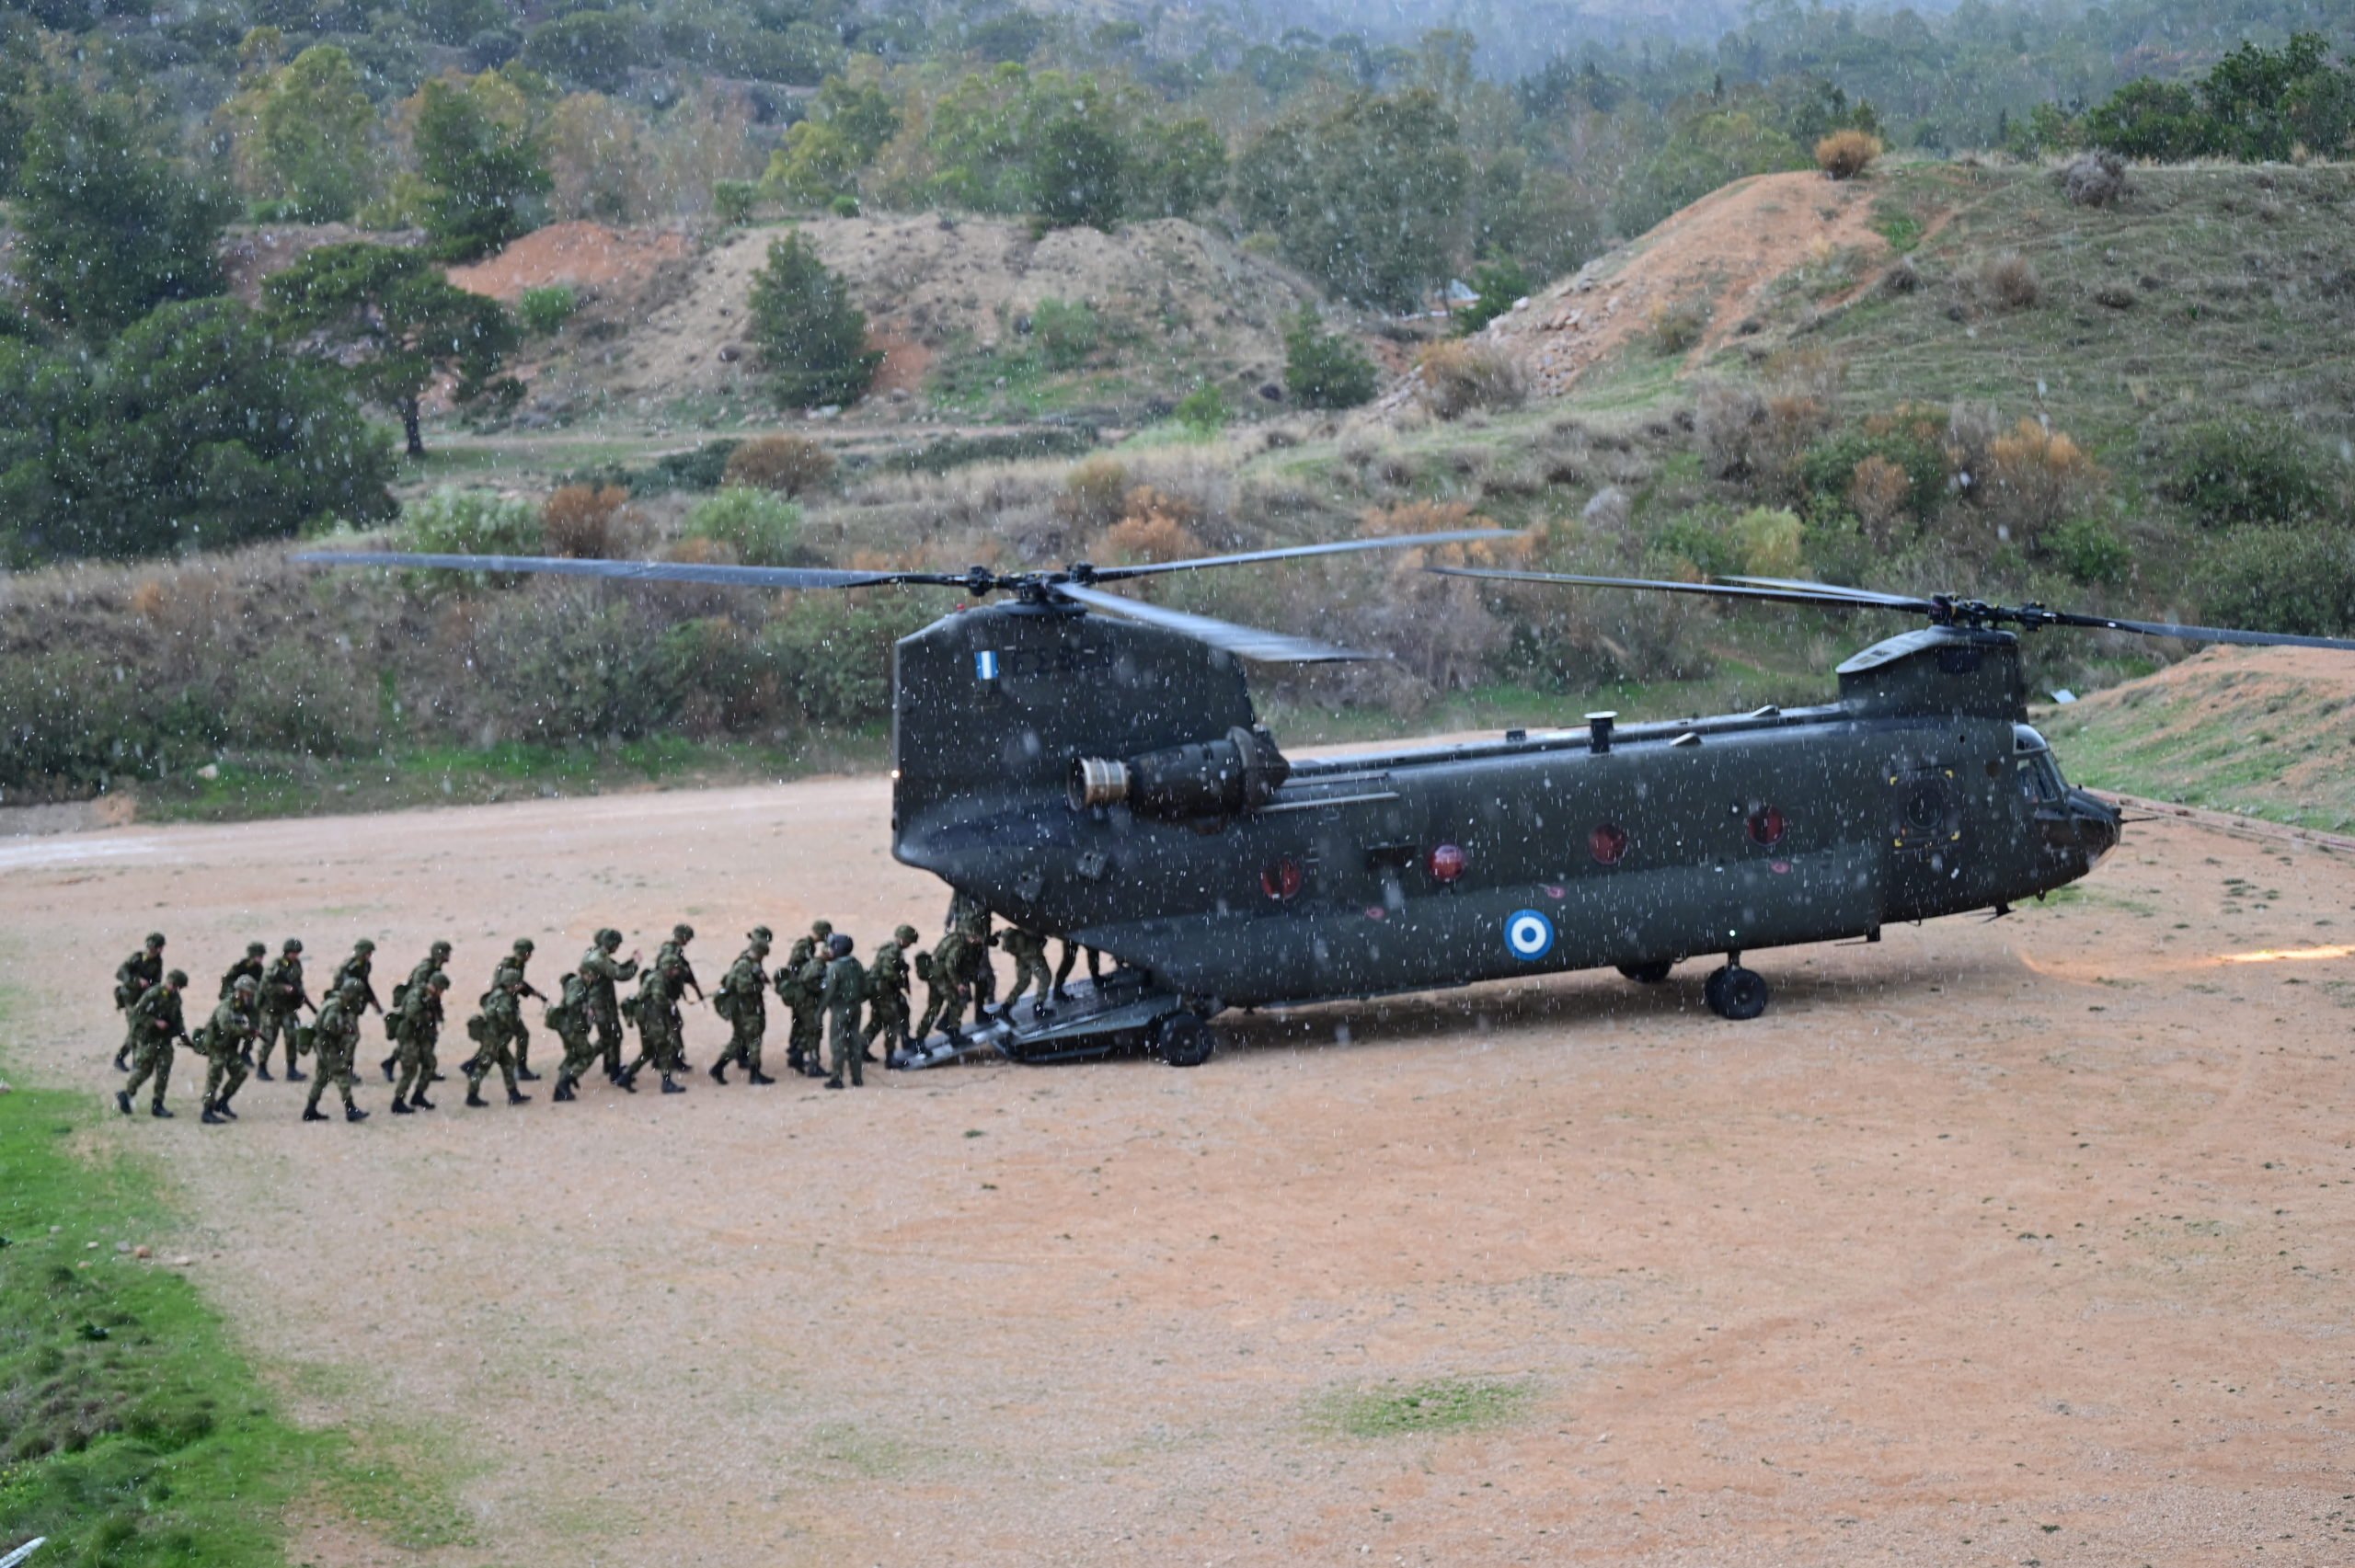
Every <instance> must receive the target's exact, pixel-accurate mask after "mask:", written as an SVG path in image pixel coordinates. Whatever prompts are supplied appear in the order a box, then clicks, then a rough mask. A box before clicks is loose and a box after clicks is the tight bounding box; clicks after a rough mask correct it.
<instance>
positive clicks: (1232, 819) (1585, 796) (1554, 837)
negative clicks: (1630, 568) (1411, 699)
mask: <svg viewBox="0 0 2355 1568" xmlns="http://www.w3.org/2000/svg"><path fill="white" fill-rule="evenodd" d="M1509 537H1511V534H1509V533H1508V532H1505V531H1502V530H1493V529H1475V530H1463V531H1456V532H1442V533H1424V534H1413V535H1403V536H1390V537H1379V538H1369V539H1356V540H1344V541H1339V542H1337V543H1332V544H1314V545H1303V546H1296V547H1290V548H1282V549H1271V550H1258V551H1251V552H1246V553H1244V554H1239V555H1216V556H1207V557H1200V558H1196V559H1190V560H1181V561H1171V562H1161V563H1155V564H1149V565H1143V566H1122V567H1094V566H1090V565H1088V564H1086V563H1084V562H1083V563H1078V564H1075V565H1073V566H1070V567H1063V568H1062V569H1055V570H1033V571H1022V572H1014V573H1001V572H996V571H992V570H990V569H988V568H985V567H973V568H972V569H971V570H970V571H967V572H963V573H957V574H949V573H938V572H914V571H854V570H838V569H832V568H814V567H811V568H804V567H731V566H718V565H697V564H690V563H676V562H614V561H581V560H569V559H556V558H544V557H537V556H497V555H396V554H388V553H385V554H380V553H373V552H372V553H346V552H318V553H312V554H307V555H297V556H295V557H294V558H295V559H296V560H297V561H304V562H311V563H316V564H319V565H327V566H347V567H447V568H453V569H460V570H468V571H493V572H546V573H556V574H562V575H569V576H577V577H595V578H622V579H627V580H637V581H654V582H695V583H716V584H726V585H736V586H742V587H749V588H761V589H829V588H833V589H856V588H874V587H882V586H886V585H894V584H897V585H913V586H926V585H928V586H936V587H945V588H954V589H961V590H963V592H964V593H965V595H966V596H967V598H968V600H969V601H971V602H970V603H969V604H968V606H967V607H965V608H962V609H960V610H958V611H956V612H952V613H950V614H948V615H946V616H944V617H943V618H941V619H940V620H938V621H936V622H934V623H933V624H931V625H929V626H926V627H925V628H924V629H923V630H922V631H919V632H917V633H914V634H913V635H910V636H908V637H905V638H903V639H902V640H901V641H900V643H899V644H898V646H897V648H896V649H895V655H894V670H893V705H892V714H893V721H892V759H891V760H892V767H891V780H892V796H891V848H892V853H893V854H894V855H895V856H896V857H897V858H898V859H899V860H901V861H902V862H904V863H906V864H910V865H914V866H920V867H922V868H924V869H925V870H927V871H930V872H932V873H934V874H935V875H936V876H939V877H940V878H941V880H942V881H944V882H946V883H948V885H949V887H951V888H953V889H955V890H956V894H957V895H958V897H959V898H960V899H962V900H971V901H972V902H976V903H978V904H979V905H980V906H982V907H984V908H986V909H987V910H990V911H991V912H993V913H994V915H995V916H997V917H998V918H1000V919H1003V920H1007V921H1015V922H1017V923H1019V924H1021V925H1023V926H1025V927H1027V928H1028V929H1030V930H1032V931H1035V932H1038V933H1041V934H1044V935H1051V936H1059V937H1063V938H1064V939H1066V940H1068V941H1071V942H1074V943H1077V944H1084V945H1086V946H1087V947H1091V948H1094V949H1097V950H1098V951H1099V952H1101V953H1104V954H1108V955H1109V956H1112V957H1113V958H1114V959H1115V960H1116V961H1117V967H1115V969H1114V970H1113V971H1112V972H1111V973H1109V974H1108V975H1106V976H1105V977H1104V979H1102V980H1101V981H1100V982H1098V983H1095V984H1083V985H1081V986H1078V987H1075V988H1074V995H1073V997H1072V1000H1071V1001H1068V1002H1065V1003H1063V1004H1062V1005H1061V1006H1055V1005H1051V1004H1042V1002H1043V1000H1044V999H1041V1001H1039V1002H1031V1003H1028V1004H1027V1006H1026V1007H1024V1008H1022V1009H1018V1010H1017V1012H1018V1013H1019V1016H1015V1017H1000V1018H996V1019H994V1020H991V1021H989V1022H988V1023H987V1024H985V1025H984V1026H982V1027H980V1028H978V1029H977V1030H976V1031H975V1032H974V1033H972V1034H971V1035H969V1036H956V1037H946V1038H939V1037H936V1039H934V1040H930V1041H925V1042H922V1043H919V1044H917V1045H916V1046H914V1047H912V1048H911V1049H910V1050H908V1051H907V1052H906V1053H904V1054H902V1056H900V1057H898V1058H896V1059H895V1061H894V1065H895V1066H900V1067H925V1066H931V1065H935V1064H937V1063H940V1062H944V1061H948V1060H953V1059H957V1058H959V1057H960V1056H965V1055H970V1054H973V1053H976V1052H983V1051H987V1052H994V1053H996V1054H1000V1055H1004V1056H1006V1057H1010V1058H1013V1059H1018V1060H1026V1061H1044V1060H1058V1059H1068V1058H1073V1057H1081V1056H1094V1055H1101V1054H1104V1053H1105V1052H1107V1051H1109V1050H1111V1049H1113V1048H1115V1047H1119V1046H1121V1045H1123V1044H1130V1043H1134V1042H1138V1041H1143V1043H1145V1044H1146V1045H1148V1046H1149V1047H1150V1048H1151V1049H1153V1050H1154V1051H1155V1053H1157V1054H1158V1055H1159V1056H1160V1058H1161V1059H1163V1060H1165V1061H1166V1062H1169V1063H1172V1064H1174V1065H1177V1066H1197V1065H1200V1063H1201V1062H1203V1061H1205V1060H1207V1059H1209V1058H1210V1056H1211V1054H1212V1049H1213V1044H1214V1042H1213V1036H1212V1032H1211V1030H1210V1028H1209V1026H1208V1025H1209V1021H1210V1020H1211V1019H1212V1018H1213V1017H1215V1016H1217V1015H1218V1014H1219V1013H1222V1012H1223V1011H1225V1010H1227V1009H1230V1008H1254V1007H1260V1006H1269V1005H1297V1004H1305V1003H1312V1002H1327V1001H1350V1000H1362V999H1366V998H1371V997H1373V996H1378V995H1383V994H1385V993H1393V992H1402V991H1419V990H1437V989H1442V988H1450V987H1455V986H1463V985H1468V984H1471V983H1474V982H1476V981H1480V980H1490V979H1505V978H1508V977H1513V976H1526V975H1534V974H1543V973H1549V972H1554V971H1559V970H1568V969H1581V968H1596V967H1616V968H1617V969H1618V970H1619V972H1620V973H1621V974H1623V975H1625V976H1626V978H1627V979H1630V980H1631V981H1634V982H1636V983H1637V984H1642V985H1658V984H1660V983H1661V982H1663V981H1665V980H1666V979H1668V978H1669V976H1670V973H1671V970H1673V968H1674V967H1676V965H1678V964H1679V963H1682V962H1683V961H1685V960H1687V959H1690V958H1694V957H1701V956H1720V957H1721V962H1720V964H1719V966H1718V967H1717V968H1715V969H1714V970H1713V971H1712V972H1711V973H1710V974H1709V975H1708V977H1707V980H1706V985H1705V986H1704V988H1703V994H1704V996H1705V998H1706V1001H1707V1002H1708V1005H1709V1006H1710V1008H1711V1009H1712V1010H1714V1011H1715V1012H1716V1013H1717V1014H1718V1015H1719V1016H1721V1017H1724V1018H1728V1019H1750V1018H1755V1017H1757V1016H1759V1015H1760V1014H1761V1013H1763V1012H1764V1011H1765V1010H1766V1007H1767V1003H1768V1001H1769V997H1770V990H1769V987H1768V985H1767V982H1766V980H1765V979H1764V978H1763V977H1762V976H1761V975H1759V974H1758V973H1757V972H1756V971H1755V970H1753V969H1751V968H1749V967H1746V966H1745V965H1744V963H1743V958H1744V957H1745V956H1746V955H1749V954H1752V953H1756V952H1758V951H1761V950H1763V949H1766V948H1772V947H1784V946H1790V945H1794V944H1801V943H1815V942H1829V941H1836V940H1846V939H1857V938H1860V939H1862V940H1864V941H1866V942H1877V941H1878V940H1879V938H1880V933H1881V931H1882V928H1883V927H1884V926H1886V925H1888V924H1890V923H1891V922H1893V921H1923V920H1927V919H1930V918H1932V917H1934V916H1938V915H1952V914H1960V913H1965V912H1968V911H1973V910H1993V912H1994V913H1995V914H1998V915H2000V914H2004V913H2007V912H2009V910H2010V908H2011V906H2012V905H2013V904H2014V903H2016V902H2017V901H2019V900H2022V899H2026V898H2034V897H2038V896H2040V895H2042V894H2044V893H2047V892H2049V891H2051V890H2052V889H2053V888H2056V887H2062V886H2063V885H2065V884H2067V883H2070V882H2073V881H2074V880H2076V879H2077V878H2079V877H2081V876H2085V875H2086V873H2088V872H2089V871H2091V870H2092V869H2093V868H2094V866H2095V865H2097V864H2099V862H2100V861H2101V859H2102V857H2103V856H2104V855H2105V854H2107V853H2108V852H2109V851H2110V850H2111V849H2113V848H2115V847H2116V845H2117V843H2118V841H2119V814H2118V812H2117V811H2116V810H2115V809H2113V808H2112V807H2109V806H2108V805H2106V804H2104V803H2103V802H2101V801H2100V800H2098V799H2097V798H2095V797H2094V796H2093V795H2089V794H2087V793H2086V792H2085V791H2084V790H2081V789H2075V788H2072V787H2071V786H2070V784H2068V782H2067V781H2066V780H2065V779H2064V778H2063V777H2062V773H2061V770H2060V767H2059V765H2058V764H2057V763H2056V762H2055V761H2054V760H2053V757H2052V753H2051V749H2050V748H2049V747H2048V746H2047V745H2046V744H2045V742H2044V739H2043V738H2042V737H2041V736H2039V734H2038V733H2037V732H2036V730H2035V729H2034V728H2032V727H2029V725H2028V722H2027V720H2028V711H2027V686H2026V682H2025V681H2024V679H2023V676H2022V672H2021V666H2020V646H2019V635H2020V633H2022V632H2026V631H2031V630H2036V629H2039V628H2043V627H2063V626H2065V627H2081V628H2092V629H2100V630H2108V631H2116V632H2131V633H2138V634H2141V635H2146V636H2154V637H2171V638H2180V639H2185V640H2189V641H2197V642H2221V643H2246V644H2286V645H2292V646H2297V647H2332V648H2341V649H2347V650H2349V651H2355V642H2344V641H2339V640H2337V639H2332V638H2325V637H2305V636H2292V635H2276V634H2272V633H2265V632H2246V631H2239V630H2235V629H2231V628H2223V627H2212V626H2189V625H2177V624H2165V623H2157V622H2142V621H2126V620H2119V619H2114V618H2111V617H2107V616H2093V615H2079V614H2072V613H2069V612H2062V611H2055V610H2050V609H2047V608H2045V607H2043V606H2041V605H2037V604H2026V605H2018V606H2005V605H1998V604H1991V603H1986V602H1983V601H1979V600H1974V599H1966V598H1958V597H1952V596H1943V595H1942V596H1936V597H1930V598H1921V597H1913V596H1908V595H1903V594H1890V593H1879V592H1875V591H1871V590H1867V589H1850V588H1843V587H1838V586H1835V585H1831V584H1825V583H1817V582H1806V581H1797V580H1789V579H1781V578H1726V579H1721V580H1712V581H1706V582H1671V581H1658V580H1652V579H1648V578H1607V577H1584V576H1576V575H1568V574H1561V573H1547V572H1533V571H1518V570H1510V569H1504V568H1489V567H1453V566H1427V567H1426V568H1425V569H1427V570H1431V571H1436V572H1441V573H1443V574H1446V575H1451V576H1456V577H1464V578H1479V579H1486V580H1498V581H1509V582H1514V583H1543V584H1555V585H1564V586H1571V587H1580V588H1604V589H1627V590H1635V591H1639V592H1664V593H1683V594H1700V595H1706V596H1710V597H1714V598H1719V599H1727V600H1734V601H1748V602H1753V603H1775V604H1786V605H1804V606H1809V607H1811V608H1815V609H1819V610H1821V609H1832V610H1843V611H1867V610H1870V611H1881V612H1897V613H1901V614H1907V615H1915V616H1920V617H1922V618H1924V621H1925V622H1926V624H1924V625H1922V626H1920V627H1918V628H1916V629H1914V630H1912V631H1908V632H1904V633H1901V634H1900V635H1896V636H1892V637H1890V638H1889V639H1887V640H1885V641H1882V642H1879V643H1876V644H1874V645H1873V646H1872V647H1867V648H1866V649H1865V650H1864V651H1863V652H1861V653H1858V654H1856V655H1855V657H1854V658H1850V659H1848V660H1847V661H1846V662H1845V663H1844V664H1842V665H1841V666H1840V667H1839V669H1838V671H1837V674H1838V680H1839V690H1838V695H1837V697H1836V698H1835V700H1833V701H1832V702H1830V703H1826V704H1820V705H1815V706H1809V707H1798V708H1791V709H1783V708H1777V707H1762V708H1758V709H1755V710H1753V711H1752V712H1749V713H1741V714H1725V715H1716V716H1713V717H1706V718H1689V719H1677V720H1671V721H1666V722H1660V723H1648V724H1630V725H1621V724H1619V723H1618V722H1617V715H1614V714H1611V713H1591V714H1587V715H1584V722H1583V724H1581V725H1580V726H1578V727H1574V728H1567V729H1558V730H1547V731H1541V732H1536V733H1531V732H1527V731H1522V730H1509V731H1507V732H1505V733H1504V734H1503V735H1502V736H1501V737H1500V738H1496V739H1484V740H1476V741H1467V742H1457V743H1450V744H1444V745H1424V746H1411V747H1405V748H1401V749H1398V750H1388V751H1380V752H1374V753H1371V754H1358V755H1351V756H1348V757H1344V758H1337V759H1332V760H1317V761H1294V760H1292V759H1290V758H1287V757H1286V756H1285V755H1284V753H1283V752H1282V750H1281V749H1280V748H1279V747H1278V745H1277V742H1276V739H1275V738H1274V737H1273V736H1272V735H1271V734H1270V733H1269V730H1268V729H1267V727H1265V726H1264V725H1262V724H1261V723H1260V721H1259V718H1258V713H1257V711H1256V710H1255V708H1254V707H1253V704H1252V700H1251V694H1250V691H1249V687H1248V685H1247V683H1246V679H1245V674H1244V670H1243V665H1244V664H1245V663H1246V662H1249V663H1266V664H1288V663H1317V662H1325V661H1329V660H1338V659H1350V658H1364V657H1368V656H1366V655H1362V654H1358V653H1354V652H1351V651H1350V650H1348V649H1345V648H1341V647H1335V646H1332V645H1330V644H1327V643H1324V642H1320V641H1317V640H1315V639H1313V638H1307V637H1300V636H1293V635H1284V634H1280V633H1274V632H1268V631H1263V630H1258V629H1255V628H1252V627H1248V626H1242V625H1237V624H1233V623H1231V622H1226V621H1220V620H1215V619H1212V618H1210V617H1207V616H1202V615H1195V614H1189V613H1186V612H1180V611H1177V610H1174V609H1170V608H1167V607H1165V606H1160V605H1155V604H1152V603H1149V602H1146V601H1141V600H1137V599H1132V598H1130V597H1127V596H1125V595H1122V594H1119V593H1115V592H1112V591H1110V589H1109V587H1108V586H1107V585H1109V584H1112V583H1116V582H1120V581H1126V580H1134V579H1139V578H1151V577H1156V576H1162V575H1166V574H1170V573H1177V572H1190V571H1198V570H1203V569H1207V568H1213V567H1239V566H1246V565H1265V564H1269V563H1275V562H1281V561H1287V560H1294V559H1300V558H1304V557H1309V556H1320V555H1337V554H1343V553H1348V552H1353V551H1362V550H1390V549H1406V548H1419V547H1425V546H1432V545H1442V544H1464V543H1471V542H1476V541H1482V540H1496V539H1502V538H1509Z"/></svg>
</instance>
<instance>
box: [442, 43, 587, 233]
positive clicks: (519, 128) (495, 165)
mask: <svg viewBox="0 0 2355 1568" xmlns="http://www.w3.org/2000/svg"><path fill="white" fill-rule="evenodd" d="M416 143H417V164H418V171H419V173H420V174H422V175H423V176H424V177H425V178H426V180H427V181H428V183H430V184H431V187H432V188H433V189H432V194H431V196H430V197H429V198H428V199H427V200H426V204H425V227H426V231H427V232H428V233H429V234H431V235H432V236H433V241H434V250H435V252H436V253H437V254H438V255H440V256H441V257H442V259H444V260H448V261H471V260H473V259H474V258H477V257H479V256H485V255H488V253H489V252H491V251H494V250H497V249H498V248H499V247H500V246H502V245H505V244H506V243H507V242H508V241H509V240H511V239H513V238H514V237H515V236H516V235H520V234H523V233H524V232H525V231H526V230H528V229H529V228H530V227H531V226H532V225H531V220H530V217H529V216H528V214H527V212H526V209H527V208H528V206H529V205H530V204H531V203H532V201H533V200H534V199H535V198H538V197H542V196H546V194H547V193H548V190H549V189H550V187H551V186H552V184H553V183H554V182H553V181H552V180H551V179H550V177H549V175H548V170H547V164H546V160H545V158H544V156H543V155H542V153H541V149H540V145H539V138H538V137H537V136H536V135H535V134H534V127H533V125H532V123H531V112H530V109H529V106H528V105H526V103H525V102H524V100H523V94H522V93H520V92H518V91H517V90H516V89H515V87H514V86H512V85H511V84H510V83H509V82H508V81H507V80H506V79H505V78H503V77H501V76H500V75H498V74H495V73H492V72H488V71H486V72H484V73H483V74H481V75H479V76H474V77H463V76H444V77H442V78H440V79H438V80H435V81H431V82H428V83H426V84H425V86H424V88H423V89H422V91H421V92H420V93H419V102H418V111H417V133H416Z"/></svg>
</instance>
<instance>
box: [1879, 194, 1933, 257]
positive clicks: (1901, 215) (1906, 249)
mask: <svg viewBox="0 0 2355 1568" xmlns="http://www.w3.org/2000/svg"><path fill="white" fill-rule="evenodd" d="M1872 228H1873V233H1875V234H1877V235H1880V237H1881V238H1883V239H1885V240H1887V241H1888V242H1889V248H1890V249H1891V250H1893V251H1895V252H1897V254H1898V255H1900V256H1904V255H1907V254H1909V253H1911V252H1912V250H1913V247H1914V246H1918V245H1920V244H1921V243H1922V232H1923V228H1924V224H1923V223H1922V220H1921V219H1919V218H1917V217H1915V216H1914V215H1913V213H1911V212H1907V211H1906V210H1905V209H1904V208H1903V207H1901V206H1900V205H1898V204H1897V203H1896V202H1893V201H1890V200H1879V201H1876V202H1874V203H1873V215H1872Z"/></svg>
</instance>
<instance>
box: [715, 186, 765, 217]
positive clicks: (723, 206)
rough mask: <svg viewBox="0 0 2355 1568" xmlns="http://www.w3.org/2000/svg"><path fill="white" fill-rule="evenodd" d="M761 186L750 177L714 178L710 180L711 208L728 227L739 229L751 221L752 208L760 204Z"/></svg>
mask: <svg viewBox="0 0 2355 1568" xmlns="http://www.w3.org/2000/svg"><path fill="white" fill-rule="evenodd" d="M760 200H761V186H760V182H759V181H758V180H752V179H715V180H713V181H712V182H711V210H712V211H713V212H716V213H718V215H719V221H720V222H721V223H726V224H727V225H728V226H729V228H732V229H740V228H742V227H743V226H744V225H745V224H746V223H751V222H752V210H753V208H755V207H757V206H758V205H759V204H760Z"/></svg>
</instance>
